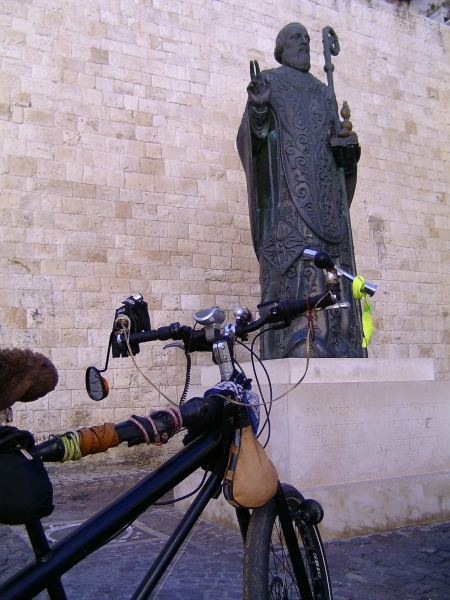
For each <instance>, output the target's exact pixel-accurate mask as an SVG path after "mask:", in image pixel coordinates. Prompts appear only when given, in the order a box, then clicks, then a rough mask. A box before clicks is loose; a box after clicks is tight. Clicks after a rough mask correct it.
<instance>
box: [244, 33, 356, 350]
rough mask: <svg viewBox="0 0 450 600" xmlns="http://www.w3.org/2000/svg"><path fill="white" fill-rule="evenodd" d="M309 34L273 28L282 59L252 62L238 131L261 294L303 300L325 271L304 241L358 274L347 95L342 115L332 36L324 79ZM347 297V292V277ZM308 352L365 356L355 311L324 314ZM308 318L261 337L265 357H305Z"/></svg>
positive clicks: (320, 285) (327, 39) (327, 36)
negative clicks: (264, 66)
mask: <svg viewBox="0 0 450 600" xmlns="http://www.w3.org/2000/svg"><path fill="white" fill-rule="evenodd" d="M309 41H310V38H309V35H308V32H307V30H306V29H305V27H303V25H301V24H300V23H291V24H290V25H286V27H284V28H283V29H282V30H281V31H280V33H279V34H278V36H277V40H276V47H275V53H274V55H275V59H276V60H277V61H278V62H279V63H281V65H282V66H281V67H278V68H277V69H270V70H267V71H263V72H262V73H261V72H260V70H259V66H258V63H257V61H254V62H253V61H251V62H250V76H251V82H250V84H249V86H248V87H247V92H248V103H247V107H246V109H245V113H244V116H243V119H242V123H241V126H240V128H239V133H238V136H237V147H238V151H239V156H240V158H241V162H242V164H243V167H244V171H245V174H246V178H247V190H248V201H249V212H250V225H251V232H252V239H253V245H254V249H255V252H256V255H257V257H258V260H259V265H260V283H261V301H262V302H265V301H268V300H282V299H286V298H289V299H292V298H306V297H307V296H309V295H314V294H318V293H320V292H322V291H324V282H323V273H322V271H318V270H316V268H315V267H314V265H313V263H312V262H311V261H310V260H306V261H305V260H302V253H303V250H304V249H305V248H310V249H313V250H326V251H327V252H329V253H330V255H331V257H332V258H333V260H334V262H335V264H337V265H339V266H340V267H341V268H343V269H345V270H347V271H350V272H352V273H354V272H356V269H355V259H354V251H353V241H352V234H351V225H350V215H349V207H350V204H351V201H352V199H353V195H354V191H355V187H356V165H357V162H358V160H359V157H360V152H361V151H360V146H359V144H358V138H357V136H356V135H355V133H354V132H353V131H352V125H351V123H350V121H349V117H350V110H349V108H348V105H347V103H344V106H343V108H342V110H341V116H342V117H343V119H344V120H343V122H341V121H340V119H339V115H338V108H337V103H336V97H335V94H334V89H333V78H332V72H333V69H334V67H333V65H332V64H331V54H333V55H334V56H336V55H337V54H338V52H339V43H338V40H337V37H336V34H335V33H334V31H333V29H332V28H331V27H326V28H325V29H324V30H323V41H324V51H325V61H326V63H325V67H324V68H325V71H326V72H327V77H328V85H325V84H323V83H321V82H320V81H319V80H318V79H316V78H315V77H314V76H313V75H311V74H310V73H309V70H310V49H309ZM342 285H343V286H344V288H345V289H344V290H343V291H344V294H345V299H346V300H350V299H351V298H352V294H351V290H350V288H349V287H348V284H346V283H344V282H343V283H342ZM315 330H316V338H315V341H314V342H313V343H312V346H311V355H312V356H316V357H364V356H365V350H363V349H362V347H361V340H362V333H361V309H360V306H359V303H357V302H355V301H352V305H351V309H350V310H349V311H340V310H337V311H330V312H327V313H322V314H321V316H320V318H319V321H318V322H317V324H316V327H315ZM306 334H307V320H306V317H303V318H301V319H297V320H296V321H294V322H293V323H292V324H291V325H290V326H289V327H288V328H287V329H281V330H277V331H270V332H268V333H266V334H264V336H263V340H262V344H261V349H262V352H261V354H262V358H265V359H267V358H272V359H273V358H285V357H302V356H305V339H306Z"/></svg>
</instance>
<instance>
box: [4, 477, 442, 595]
mask: <svg viewBox="0 0 450 600" xmlns="http://www.w3.org/2000/svg"><path fill="white" fill-rule="evenodd" d="M145 475H147V472H145V471H139V470H135V471H122V472H115V473H114V474H112V473H102V474H92V473H90V474H85V475H81V474H72V475H65V476H64V477H61V476H58V477H53V478H52V480H53V483H54V489H55V494H54V501H55V510H54V512H53V514H52V515H51V516H50V517H48V518H47V519H44V524H45V529H46V533H47V536H48V537H49V539H50V540H51V541H52V540H54V541H57V540H60V539H61V538H62V537H64V535H65V534H66V533H68V532H69V531H71V530H72V529H73V527H74V526H75V524H76V523H80V522H81V521H83V520H85V519H86V518H88V517H90V516H92V515H93V514H95V512H97V511H98V510H100V509H101V508H103V507H104V506H106V505H107V504H108V503H109V502H110V501H111V500H113V499H114V498H116V497H117V496H119V495H121V494H122V493H123V492H124V491H126V490H127V489H128V488H129V487H131V485H133V484H134V483H135V482H137V481H138V480H139V479H140V478H142V477H143V476H145ZM181 514H182V513H181V512H180V511H178V510H176V509H175V508H173V507H172V506H168V507H160V508H157V507H154V508H151V509H149V510H148V511H146V512H145V513H144V514H142V515H141V516H140V517H139V519H138V520H137V521H136V522H135V523H134V524H133V525H132V526H131V527H129V528H128V529H127V530H125V531H124V532H123V533H122V534H121V535H120V536H119V537H118V538H117V539H116V540H114V541H112V542H110V543H109V544H108V545H107V546H106V547H105V548H103V549H101V550H98V551H97V552H95V553H93V554H92V555H91V556H89V557H88V558H87V559H86V560H85V561H83V562H82V563H80V564H79V565H77V566H76V567H75V568H74V569H73V570H72V571H70V572H69V573H67V574H66V575H65V576H64V577H63V582H64V585H65V588H66V592H67V595H68V598H69V600H73V599H77V600H84V599H86V600H87V599H91V598H96V599H99V600H101V599H114V600H115V599H117V600H121V599H125V598H130V597H131V595H132V593H133V591H134V590H135V589H136V586H137V584H138V582H139V581H140V579H141V578H142V576H143V575H144V574H145V572H146V571H147V569H148V567H149V565H150V564H151V563H152V561H153V559H154V558H155V557H156V555H157V553H158V552H159V550H160V548H161V547H162V545H163V544H164V541H165V539H167V536H168V535H169V534H170V533H171V531H172V530H173V529H174V527H175V526H176V524H177V523H178V520H179V518H180V516H181ZM325 547H326V552H327V557H328V562H329V567H330V574H331V578H332V585H333V593H334V599H335V600H449V599H450V561H449V558H450V523H439V524H433V525H427V526H419V527H409V528H403V529H399V530H397V531H394V532H389V533H386V534H371V535H366V536H359V537H355V538H352V539H348V540H334V541H330V542H326V544H325ZM242 556H243V550H242V543H241V539H240V535H239V533H237V532H236V531H233V530H230V529H227V528H224V527H220V526H218V525H215V524H212V523H210V522H208V521H201V522H200V524H199V526H198V528H197V529H196V530H195V531H194V533H193V535H192V538H191V539H190V541H189V544H188V545H187V547H186V548H185V550H184V551H183V552H182V553H181V554H180V555H178V557H177V559H176V560H177V563H176V565H175V567H174V568H173V571H172V572H171V573H170V574H169V576H168V578H167V580H166V581H165V582H164V585H163V586H162V588H161V589H159V586H158V587H157V588H156V591H155V592H154V594H153V596H152V598H155V597H157V598H158V599H159V600H191V599H192V600H193V599H196V600H202V599H206V598H207V599H208V600H216V599H217V600H222V599H223V600H229V599H230V600H231V599H240V598H241V597H242V595H241V585H242V576H241V569H242ZM32 558H33V555H32V551H31V549H30V546H29V543H28V541H27V538H26V534H25V531H24V529H23V528H22V527H19V526H17V527H6V526H0V581H3V580H5V579H7V578H8V577H10V576H11V575H12V574H13V573H15V572H16V571H17V570H19V569H20V568H21V567H22V566H24V565H25V564H26V563H27V562H29V561H30V560H32ZM160 585H161V584H160ZM158 590H159V591H158ZM155 593H156V596H155ZM38 598H40V599H41V598H42V599H44V598H47V595H46V594H45V593H42V594H40V595H39V596H38Z"/></svg>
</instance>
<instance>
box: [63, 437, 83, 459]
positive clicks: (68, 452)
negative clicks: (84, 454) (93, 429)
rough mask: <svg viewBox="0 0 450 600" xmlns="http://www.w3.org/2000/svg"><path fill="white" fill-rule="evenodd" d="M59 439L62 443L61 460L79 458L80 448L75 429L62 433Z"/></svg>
mask: <svg viewBox="0 0 450 600" xmlns="http://www.w3.org/2000/svg"><path fill="white" fill-rule="evenodd" d="M60 439H61V441H62V443H63V444H64V457H63V459H62V460H61V462H66V461H68V460H80V458H81V448H80V438H79V437H78V433H77V432H76V431H68V432H67V433H65V434H64V435H62V436H61V438H60Z"/></svg>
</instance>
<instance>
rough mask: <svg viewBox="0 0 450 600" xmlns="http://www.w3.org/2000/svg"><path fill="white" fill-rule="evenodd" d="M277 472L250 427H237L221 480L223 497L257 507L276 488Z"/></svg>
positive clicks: (232, 501)
mask: <svg viewBox="0 0 450 600" xmlns="http://www.w3.org/2000/svg"><path fill="white" fill-rule="evenodd" d="M277 487H278V473H277V470H276V468H275V466H274V465H273V463H272V462H271V461H270V460H269V459H268V458H267V455H266V452H265V450H264V448H263V447H262V446H261V444H260V443H259V442H258V440H257V439H256V437H255V435H254V433H253V430H252V427H251V426H248V427H243V428H242V429H236V431H235V435H234V440H233V443H232V444H231V449H230V458H229V461H228V467H227V471H226V473H225V479H224V484H223V494H224V496H225V499H226V500H227V501H228V502H229V503H230V504H231V505H232V506H235V507H242V508H258V506H262V505H263V504H266V502H268V501H269V500H271V499H272V498H273V497H274V496H275V494H276V491H277Z"/></svg>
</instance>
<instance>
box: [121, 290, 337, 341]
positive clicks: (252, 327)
mask: <svg viewBox="0 0 450 600" xmlns="http://www.w3.org/2000/svg"><path fill="white" fill-rule="evenodd" d="M335 302H336V297H335V296H334V295H333V294H331V293H330V292H327V293H326V294H318V295H317V296H311V297H309V298H307V299H305V300H283V301H281V302H276V301H273V302H268V303H265V304H264V305H259V308H260V314H261V313H262V316H261V317H260V318H259V319H257V320H256V321H253V322H252V323H245V322H244V323H243V322H242V321H240V319H238V320H237V322H236V326H235V327H234V331H233V333H234V335H235V336H236V337H238V338H241V339H242V338H245V337H246V336H247V335H248V334H249V333H252V332H254V331H257V330H258V329H261V328H262V327H264V325H268V324H282V323H284V322H285V323H286V324H288V323H289V322H290V321H292V320H293V319H295V318H296V317H298V316H300V315H301V314H303V313H305V312H306V311H307V310H309V309H311V310H313V309H317V308H320V309H323V308H327V307H328V306H332V305H333V304H335ZM158 340H159V341H167V340H181V341H182V342H183V343H184V345H185V347H186V351H187V352H207V351H210V350H211V349H212V346H213V343H214V340H212V341H209V340H207V339H206V333H205V330H204V329H201V330H198V331H197V330H195V329H193V328H192V327H189V326H187V325H180V323H171V324H170V325H168V326H165V327H159V328H158V329H152V330H150V331H142V332H140V333H132V334H130V336H129V340H128V341H129V343H130V346H135V345H136V344H141V343H144V342H155V341H158ZM116 341H117V343H118V345H119V346H122V347H126V336H125V334H119V335H117V339H116Z"/></svg>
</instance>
